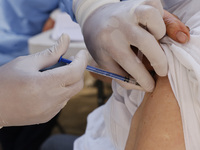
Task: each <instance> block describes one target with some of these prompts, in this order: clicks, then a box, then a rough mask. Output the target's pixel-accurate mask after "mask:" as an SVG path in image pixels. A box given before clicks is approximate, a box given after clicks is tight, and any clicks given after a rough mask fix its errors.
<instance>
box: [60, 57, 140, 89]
mask: <svg viewBox="0 0 200 150" xmlns="http://www.w3.org/2000/svg"><path fill="white" fill-rule="evenodd" d="M58 62H64V63H67V64H70V63H71V62H72V61H71V60H68V59H65V58H62V56H61V57H60V59H59V61H58ZM86 69H87V70H88V71H90V72H93V73H97V74H100V75H103V76H106V77H109V78H112V79H117V80H121V81H124V82H127V83H132V84H135V85H137V86H140V85H139V83H138V82H137V81H136V80H135V79H134V78H129V77H124V76H121V75H118V74H115V73H112V72H108V71H105V70H103V69H100V68H95V67H92V66H89V65H88V66H87V67H86Z"/></svg>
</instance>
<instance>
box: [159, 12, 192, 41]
mask: <svg viewBox="0 0 200 150" xmlns="http://www.w3.org/2000/svg"><path fill="white" fill-rule="evenodd" d="M163 20H164V22H165V25H166V29H167V35H168V36H169V37H170V38H172V39H173V40H175V41H177V42H179V43H186V42H188V41H189V39H190V32H189V28H188V27H186V26H185V25H184V24H183V23H182V22H181V21H180V20H179V19H178V18H177V17H176V16H174V15H173V14H171V13H169V12H167V11H164V16H163Z"/></svg>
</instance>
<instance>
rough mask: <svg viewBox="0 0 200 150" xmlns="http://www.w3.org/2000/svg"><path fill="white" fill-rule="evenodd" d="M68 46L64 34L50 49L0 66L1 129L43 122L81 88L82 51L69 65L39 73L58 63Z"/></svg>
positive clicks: (86, 56)
mask: <svg viewBox="0 0 200 150" xmlns="http://www.w3.org/2000/svg"><path fill="white" fill-rule="evenodd" d="M68 45H69V37H68V36H67V35H63V36H62V37H61V38H60V39H59V41H58V42H57V43H56V45H55V46H53V47H51V48H50V49H47V50H45V51H42V52H39V53H36V54H33V55H28V56H21V57H18V58H16V59H15V60H13V61H11V62H10V63H8V64H5V65H4V66H2V67H0V83H1V84H0V126H15V125H30V124H37V123H44V122H46V121H48V120H50V119H51V118H52V117H54V116H55V115H56V114H57V113H58V112H59V111H60V110H61V109H62V108H63V107H64V106H65V105H66V103H67V101H68V100H69V99H70V98H71V97H72V96H74V95H75V94H77V93H78V92H79V91H80V90H81V89H82V87H83V73H84V70H85V68H86V65H87V61H88V60H87V59H88V52H87V51H80V52H79V53H78V54H77V55H76V56H75V58H74V60H73V62H72V63H71V64H69V65H66V66H62V67H59V68H54V69H52V70H47V71H43V72H40V71H39V70H41V69H43V68H46V67H48V66H51V65H53V64H55V63H57V62H58V60H59V58H60V56H61V55H63V54H64V53H65V52H66V50H67V48H68Z"/></svg>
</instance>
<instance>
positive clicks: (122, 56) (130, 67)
mask: <svg viewBox="0 0 200 150" xmlns="http://www.w3.org/2000/svg"><path fill="white" fill-rule="evenodd" d="M129 31H130V30H129ZM138 32H139V34H140V33H141V32H140V31H138ZM130 33H134V35H133V36H135V35H137V34H138V33H136V32H128V33H127V34H128V36H129V38H130V39H127V38H126V37H128V36H125V35H124V34H123V33H120V31H116V32H115V33H112V34H111V35H112V36H113V37H118V41H121V42H115V43H113V45H114V47H112V49H111V48H110V49H109V50H110V53H112V56H113V59H114V60H115V61H116V62H117V63H118V64H119V65H120V66H121V67H122V68H123V69H124V70H125V71H126V72H128V73H129V74H130V75H131V76H132V77H133V78H135V79H136V80H137V82H138V83H139V84H140V85H141V86H142V87H143V88H144V89H145V90H146V91H152V90H153V88H154V80H153V78H152V77H151V75H150V74H149V72H148V71H147V70H146V68H145V66H144V65H143V63H142V62H141V61H140V60H139V59H138V58H137V56H136V55H135V53H134V52H133V51H132V49H131V48H130V46H129V45H130V43H129V41H131V40H133V37H130ZM142 33H143V32H142ZM117 35H118V36H117ZM144 37H146V36H144ZM144 37H143V39H142V40H141V39H139V40H140V42H139V43H141V44H143V43H142V42H143V40H147V39H144ZM124 39H126V40H124ZM134 39H135V40H133V41H137V40H138V38H136V37H134ZM131 42H132V41H131ZM148 45H149V44H148ZM148 50H149V51H150V50H151V49H148ZM161 50H162V49H161Z"/></svg>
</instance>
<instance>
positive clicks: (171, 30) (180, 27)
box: [91, 10, 190, 83]
mask: <svg viewBox="0 0 200 150" xmlns="http://www.w3.org/2000/svg"><path fill="white" fill-rule="evenodd" d="M163 20H164V22H165V25H166V35H167V36H169V37H170V38H172V39H173V40H175V41H177V42H179V43H187V42H188V41H189V39H190V33H189V31H190V30H189V28H188V27H187V26H185V25H184V24H183V23H182V22H181V21H180V20H179V19H178V18H177V16H175V15H173V14H171V13H169V12H168V11H166V10H165V11H164V15H163ZM178 32H182V36H184V37H185V40H182V41H180V40H179V39H178V38H177V33H178ZM182 39H183V38H182ZM132 49H133V51H134V52H135V53H136V55H137V51H138V49H137V48H132ZM142 61H143V63H144V64H145V67H146V68H147V70H149V71H150V70H151V71H152V70H153V68H152V66H151V64H150V63H149V61H148V59H147V58H146V57H145V56H144V57H143V60H142ZM91 74H92V76H93V77H94V78H96V79H99V80H102V81H104V82H107V83H111V81H112V80H111V79H110V78H107V77H102V76H101V75H98V74H94V73H91Z"/></svg>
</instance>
